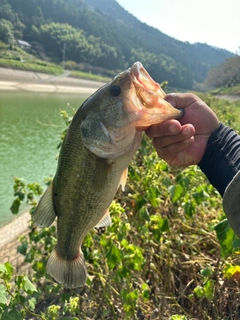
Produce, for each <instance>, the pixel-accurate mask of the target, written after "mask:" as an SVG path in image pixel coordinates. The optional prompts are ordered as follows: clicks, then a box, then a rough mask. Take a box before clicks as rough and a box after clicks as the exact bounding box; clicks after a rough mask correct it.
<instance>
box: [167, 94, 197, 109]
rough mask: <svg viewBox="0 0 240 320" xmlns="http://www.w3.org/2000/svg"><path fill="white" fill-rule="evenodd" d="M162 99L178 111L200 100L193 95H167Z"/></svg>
mask: <svg viewBox="0 0 240 320" xmlns="http://www.w3.org/2000/svg"><path fill="white" fill-rule="evenodd" d="M164 99H165V100H166V101H167V102H169V103H170V104H171V105H172V106H173V107H174V108H178V109H182V108H186V107H189V106H190V105H191V104H193V103H194V102H196V101H198V100H201V99H200V98H199V97H198V96H196V95H195V94H193V93H169V94H167V95H166V96H165V98H164Z"/></svg>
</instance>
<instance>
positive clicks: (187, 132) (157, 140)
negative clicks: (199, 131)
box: [152, 124, 195, 149]
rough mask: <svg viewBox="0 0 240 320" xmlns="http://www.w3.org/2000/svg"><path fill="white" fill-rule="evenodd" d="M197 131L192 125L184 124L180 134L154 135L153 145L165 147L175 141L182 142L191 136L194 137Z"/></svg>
mask: <svg viewBox="0 0 240 320" xmlns="http://www.w3.org/2000/svg"><path fill="white" fill-rule="evenodd" d="M194 133H195V129H194V127H193V126H192V125H190V124H188V125H184V126H183V127H182V128H181V131H180V132H179V133H178V134H175V135H168V136H167V135H165V136H159V135H158V136H157V137H154V138H153V140H152V142H153V146H154V147H155V148H156V149H157V148H164V147H166V146H168V145H172V144H174V143H177V142H178V143H179V142H182V141H184V140H186V139H189V138H190V137H192V136H193V135H194Z"/></svg>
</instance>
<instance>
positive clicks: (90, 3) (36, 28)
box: [0, 0, 233, 89]
mask: <svg viewBox="0 0 240 320" xmlns="http://www.w3.org/2000/svg"><path fill="white" fill-rule="evenodd" d="M1 2H2V3H3V5H2V6H1V8H0V19H6V20H8V21H10V22H11V23H12V27H13V33H14V35H15V37H16V35H17V36H18V38H20V39H23V40H27V41H29V42H30V43H32V42H38V43H41V45H43V47H44V48H45V50H46V54H47V56H49V57H50V59H51V60H52V61H55V62H61V61H62V58H63V52H62V51H63V48H64V44H65V48H66V52H65V53H66V60H72V61H75V62H76V63H77V64H82V63H85V64H86V63H88V64H90V65H92V66H96V67H99V66H101V67H103V68H105V69H110V70H113V71H114V72H117V71H119V70H123V69H125V68H127V67H129V66H130V65H131V64H132V63H133V62H134V61H136V60H140V61H141V62H142V63H143V64H144V66H145V67H146V68H147V69H148V71H149V73H150V74H151V75H152V77H153V78H154V79H156V80H157V81H159V82H161V81H164V80H167V81H168V82H169V85H171V86H175V87H179V88H189V89H190V88H192V87H193V85H194V84H195V83H201V82H203V80H204V79H205V78H206V76H207V74H208V72H209V70H210V69H211V68H212V67H214V66H216V65H217V64H219V63H221V62H222V61H224V60H225V59H227V58H229V57H231V56H232V55H233V54H232V53H230V52H228V51H226V50H222V49H217V48H213V47H211V46H208V45H206V44H200V43H196V44H193V45H192V44H189V43H185V42H181V41H178V40H176V39H173V38H171V37H169V36H167V35H165V34H163V33H162V32H161V31H159V30H157V29H155V28H153V27H150V26H148V25H146V24H145V23H142V22H140V21H139V20H138V19H136V18H135V17H134V16H133V15H132V14H130V13H128V12H127V11H126V10H124V9H123V8H122V7H121V6H120V5H119V4H118V2H117V1H115V0H85V1H83V0H65V1H63V0H34V1H32V0H1Z"/></svg>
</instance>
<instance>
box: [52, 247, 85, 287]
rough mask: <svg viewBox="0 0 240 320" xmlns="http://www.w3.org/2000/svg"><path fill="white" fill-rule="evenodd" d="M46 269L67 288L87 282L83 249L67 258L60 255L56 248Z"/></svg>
mask: <svg viewBox="0 0 240 320" xmlns="http://www.w3.org/2000/svg"><path fill="white" fill-rule="evenodd" d="M46 270H47V272H48V273H49V274H50V275H51V276H52V277H53V278H54V279H55V280H56V281H58V282H60V283H63V284H64V285H65V286H66V287H67V288H77V287H80V286H83V285H84V284H85V283H86V279H87V269H86V265H85V260H84V256H83V253H82V251H81V250H79V254H78V255H77V256H76V257H74V258H73V259H66V258H64V257H62V256H61V255H59V254H58V252H57V249H56V248H55V249H54V250H53V252H52V253H51V255H50V257H49V259H48V262H47V267H46Z"/></svg>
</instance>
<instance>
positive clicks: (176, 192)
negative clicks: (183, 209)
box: [168, 184, 183, 202]
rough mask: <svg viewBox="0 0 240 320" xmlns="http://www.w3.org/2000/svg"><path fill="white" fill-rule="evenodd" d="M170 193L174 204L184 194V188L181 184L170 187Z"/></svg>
mask: <svg viewBox="0 0 240 320" xmlns="http://www.w3.org/2000/svg"><path fill="white" fill-rule="evenodd" d="M168 191H169V192H170V195H171V199H172V202H176V201H177V200H179V199H180V197H181V196H182V194H183V188H182V187H181V186H180V185H179V184H178V185H176V186H170V187H169V188H168Z"/></svg>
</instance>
